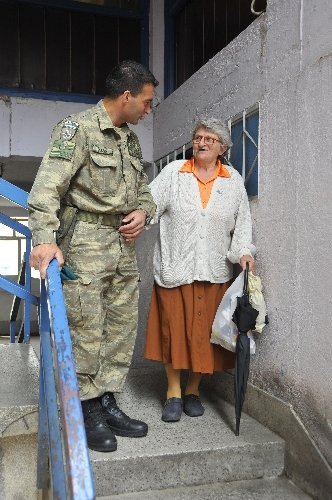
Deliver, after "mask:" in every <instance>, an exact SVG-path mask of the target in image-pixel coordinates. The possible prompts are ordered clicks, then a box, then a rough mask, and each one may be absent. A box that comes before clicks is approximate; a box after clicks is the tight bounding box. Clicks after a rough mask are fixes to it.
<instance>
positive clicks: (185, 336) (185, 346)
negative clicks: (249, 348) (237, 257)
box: [144, 281, 235, 373]
mask: <svg viewBox="0 0 332 500" xmlns="http://www.w3.org/2000/svg"><path fill="white" fill-rule="evenodd" d="M229 285H230V282H228V283H222V284H219V283H209V282H207V281H195V282H194V283H192V284H189V285H181V286H178V287H175V288H163V287H160V286H159V285H157V284H156V283H155V284H154V287H153V290H152V296H151V303H150V311H149V316H148V323H147V334H146V345H145V353H144V355H145V357H146V358H147V359H150V360H153V361H161V362H162V363H164V364H166V363H167V364H168V363H171V364H172V366H173V368H174V369H187V370H191V371H193V372H199V373H213V372H214V371H223V370H227V369H229V368H233V367H234V364H235V355H234V353H233V352H230V351H227V350H226V349H224V348H223V347H221V346H219V345H215V344H211V343H210V336H211V328H212V323H213V320H214V316H215V314H216V311H217V309H218V306H219V304H220V302H221V299H222V297H223V295H224V293H225V292H226V290H227V288H228V287H229Z"/></svg>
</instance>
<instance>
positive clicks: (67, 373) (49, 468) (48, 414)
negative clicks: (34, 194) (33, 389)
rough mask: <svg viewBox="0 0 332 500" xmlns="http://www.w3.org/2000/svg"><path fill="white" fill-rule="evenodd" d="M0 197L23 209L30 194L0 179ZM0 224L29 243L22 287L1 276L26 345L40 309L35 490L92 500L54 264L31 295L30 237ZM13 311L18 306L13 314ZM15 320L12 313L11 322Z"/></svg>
mask: <svg viewBox="0 0 332 500" xmlns="http://www.w3.org/2000/svg"><path fill="white" fill-rule="evenodd" d="M0 196H2V197H4V198H7V199H9V200H10V201H12V202H14V203H16V204H17V205H20V206H21V207H23V208H27V198H28V193H26V192H25V191H23V190H22V189H19V188H17V187H16V186H13V185H12V184H10V183H9V182H7V181H5V180H4V179H0ZM0 222H2V223H3V224H5V225H8V226H9V227H11V228H14V229H15V230H16V231H19V232H22V234H24V235H25V236H26V238H27V246H26V249H27V251H26V255H25V270H24V275H25V279H24V280H23V279H21V280H20V281H21V282H23V281H25V283H24V284H22V283H15V282H13V281H12V280H9V279H8V278H6V277H5V276H1V275H0V288H2V289H4V290H5V291H7V292H9V293H11V294H12V295H14V297H19V298H20V299H22V300H24V311H25V314H24V342H26V343H28V342H29V340H30V309H31V305H32V304H34V305H36V306H37V307H38V316H39V334H40V379H39V428H38V464H37V487H38V488H39V489H51V491H52V498H54V499H57V500H64V499H72V500H89V499H93V498H95V492H94V482H93V476H92V470H91V464H90V461H89V453H88V448H87V443H86V437H85V430H84V424H83V415H82V408H81V403H80V399H79V394H78V385H77V378H76V373H75V368H74V362H73V356H72V348H71V339H70V333H69V327H68V321H67V314H66V309H65V304H64V299H63V294H62V286H61V280H60V273H59V269H58V265H57V262H56V260H53V261H52V262H51V263H50V265H49V266H48V269H47V278H46V280H41V290H40V297H36V296H34V295H32V293H31V269H30V266H29V254H30V249H31V232H30V230H29V229H28V228H27V227H26V226H23V225H21V224H19V223H18V222H17V221H14V220H12V219H10V218H9V217H7V216H6V215H4V214H0ZM21 226H22V227H21ZM14 304H15V301H14ZM17 308H18V302H17V301H16V305H15V311H17ZM15 311H14V312H15ZM12 312H13V310H12ZM14 317H15V315H12V314H11V319H12V318H13V321H14ZM28 321H29V323H28ZM10 328H11V330H10V331H11V342H13V341H14V342H15V325H12V324H11V327H10ZM59 412H60V414H59Z"/></svg>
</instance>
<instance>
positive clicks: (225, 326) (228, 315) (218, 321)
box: [210, 272, 256, 354]
mask: <svg viewBox="0 0 332 500" xmlns="http://www.w3.org/2000/svg"><path fill="white" fill-rule="evenodd" d="M250 274H251V273H250ZM243 279H244V272H242V273H241V274H239V276H238V277H237V278H236V280H235V281H233V283H232V284H231V286H230V287H229V288H228V290H227V291H226V293H225V295H224V296H223V298H222V301H221V302H220V305H219V307H218V309H217V312H216V315H215V318H214V321H213V324H212V333H211V339H210V341H211V343H212V344H219V345H221V346H222V347H224V348H225V349H227V350H228V351H232V352H235V350H236V339H237V334H238V330H237V327H236V325H235V323H234V322H233V321H232V316H233V313H234V311H235V308H236V305H237V300H236V299H237V297H240V296H241V295H242V293H243ZM249 300H250V291H249ZM252 305H253V307H255V306H254V304H252ZM248 337H249V339H250V354H255V352H256V344H255V341H254V338H253V336H252V334H251V332H248Z"/></svg>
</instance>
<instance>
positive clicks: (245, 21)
mask: <svg viewBox="0 0 332 500" xmlns="http://www.w3.org/2000/svg"><path fill="white" fill-rule="evenodd" d="M256 4H257V6H258V2H256ZM250 6H251V0H242V1H241V2H240V5H239V9H240V16H239V17H240V19H239V33H241V31H243V30H245V29H246V28H247V27H248V26H249V24H251V23H252V22H253V21H254V20H255V19H256V18H257V16H255V14H252V12H251V8H250ZM257 6H255V8H257Z"/></svg>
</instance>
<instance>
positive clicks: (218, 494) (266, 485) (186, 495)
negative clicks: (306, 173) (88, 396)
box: [97, 477, 311, 500]
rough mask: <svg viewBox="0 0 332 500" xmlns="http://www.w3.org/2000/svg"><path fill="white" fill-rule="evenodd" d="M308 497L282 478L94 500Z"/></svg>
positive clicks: (278, 499)
mask: <svg viewBox="0 0 332 500" xmlns="http://www.w3.org/2000/svg"><path fill="white" fill-rule="evenodd" d="M143 498H144V500H237V499H241V500H242V499H244V498H245V499H255V500H281V499H282V500H309V499H310V498H311V497H310V496H308V495H307V494H305V493H304V492H303V491H301V490H300V489H299V488H297V487H296V486H295V485H294V484H293V483H292V482H291V481H289V480H288V479H287V478H285V477H279V478H269V479H250V480H246V481H233V482H231V483H213V484H204V485H198V486H187V487H180V488H167V489H165V490H153V491H152V490H150V491H142V492H135V493H123V494H120V495H110V496H107V497H97V499H98V500H112V499H114V500H140V499H143Z"/></svg>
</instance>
